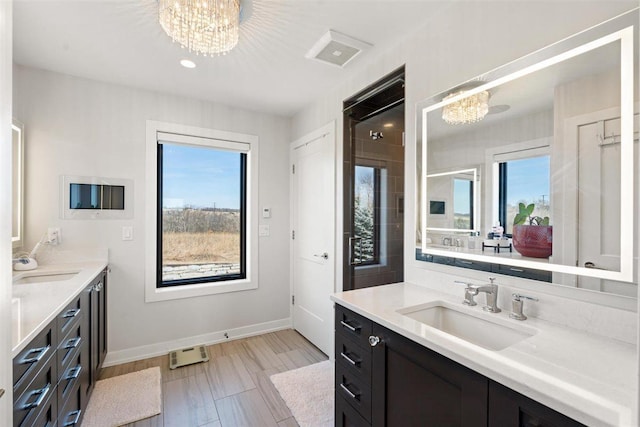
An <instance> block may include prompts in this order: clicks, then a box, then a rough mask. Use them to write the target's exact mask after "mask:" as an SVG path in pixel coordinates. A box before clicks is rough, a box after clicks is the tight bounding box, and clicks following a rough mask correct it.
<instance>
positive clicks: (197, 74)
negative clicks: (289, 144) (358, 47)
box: [14, 0, 445, 116]
mask: <svg viewBox="0 0 640 427" xmlns="http://www.w3.org/2000/svg"><path fill="white" fill-rule="evenodd" d="M444 4H445V3H443V2H436V1H430V0H413V1H407V0H277V1H276V0H253V5H252V6H253V7H252V8H253V12H252V14H251V16H250V18H249V19H248V20H247V21H246V22H244V23H243V24H242V25H241V30H240V42H239V44H238V46H237V47H236V48H235V49H234V50H233V51H232V52H231V53H230V54H228V55H226V56H223V57H217V58H209V57H208V58H204V57H200V56H196V55H195V54H189V53H188V52H187V51H186V50H184V49H182V48H180V46H179V45H177V44H174V43H172V42H171V39H170V38H169V37H168V36H167V35H166V34H165V33H164V32H163V30H162V29H161V28H160V25H159V24H158V22H157V1H156V0H135V1H123V0H111V1H88V0H84V1H71V0H62V1H55V0H46V1H33V0H17V1H16V2H14V60H15V62H16V63H18V64H22V65H27V66H31V67H36V68H43V69H47V70H52V71H56V72H59V73H64V74H70V75H74V76H80V77H86V78H90V79H95V80H100V81H105V82H111V83H117V84H124V85H128V86H133V87H138V88H144V89H149V90H154V91H161V92H167V93H172V94H177V95H183V96H187V97H191V98H198V99H204V100H210V101H214V102H216V103H220V104H225V105H231V106H240V107H243V108H246V109H249V110H256V111H264V112H270V113H274V114H280V115H286V116H290V115H292V114H294V113H295V112H297V111H298V110H300V109H301V108H303V107H304V106H305V105H307V104H309V103H311V102H312V101H313V100H315V99H317V98H318V97H319V96H320V95H321V94H322V93H323V92H324V91H326V90H328V89H330V88H331V87H333V86H335V85H336V84H338V82H339V81H341V80H342V79H344V78H346V77H347V76H349V73H351V72H353V70H354V69H356V68H357V67H358V63H359V62H361V61H366V57H367V56H372V55H375V54H377V53H378V52H381V51H383V50H385V49H387V48H389V47H390V46H392V45H394V44H395V43H397V42H399V41H400V40H402V38H404V37H405V36H406V35H407V34H409V33H411V32H414V31H416V30H417V29H418V28H419V27H421V26H423V25H425V24H426V23H427V22H428V20H429V18H430V17H433V15H434V14H435V13H436V12H437V10H438V9H439V8H440V7H443V5H444ZM328 29H333V30H336V31H339V32H342V33H345V34H348V35H350V36H352V37H355V38H357V39H360V40H363V41H366V42H368V43H371V44H373V45H374V47H373V48H372V49H370V50H368V51H365V52H364V53H362V54H361V55H360V56H359V57H357V58H356V59H354V60H353V61H352V62H351V63H350V64H348V65H347V66H346V67H345V68H344V69H341V68H337V67H333V66H330V65H327V64H324V63H321V62H317V61H314V60H310V59H306V58H305V57H304V55H305V53H306V52H307V51H308V50H309V49H310V48H311V47H312V46H313V44H314V43H315V42H316V41H317V40H318V39H319V38H320V37H321V36H322V35H323V34H324V33H325V32H326V31H327V30H328ZM183 58H189V59H192V60H193V61H194V62H196V63H197V65H198V66H197V68H195V69H193V70H189V69H185V68H183V67H182V66H180V65H179V61H180V59H183ZM381 77H382V76H381Z"/></svg>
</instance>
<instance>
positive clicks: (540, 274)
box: [493, 264, 552, 282]
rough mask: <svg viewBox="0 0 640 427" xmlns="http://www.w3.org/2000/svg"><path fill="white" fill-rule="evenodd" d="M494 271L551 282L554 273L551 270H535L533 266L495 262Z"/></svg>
mask: <svg viewBox="0 0 640 427" xmlns="http://www.w3.org/2000/svg"><path fill="white" fill-rule="evenodd" d="M493 272H494V273H498V274H505V275H507V276H515V277H522V278H523V279H531V280H539V281H543V282H551V279H552V273H551V272H550V271H543V270H535V269H533V268H523V267H512V266H509V265H501V264H493Z"/></svg>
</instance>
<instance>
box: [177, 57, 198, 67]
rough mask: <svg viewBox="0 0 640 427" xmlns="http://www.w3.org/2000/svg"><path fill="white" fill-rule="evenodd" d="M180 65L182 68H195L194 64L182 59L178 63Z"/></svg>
mask: <svg viewBox="0 0 640 427" xmlns="http://www.w3.org/2000/svg"><path fill="white" fill-rule="evenodd" d="M180 65H182V66H183V67H184V68H196V63H195V62H193V61H190V60H188V59H183V60H182V61H180Z"/></svg>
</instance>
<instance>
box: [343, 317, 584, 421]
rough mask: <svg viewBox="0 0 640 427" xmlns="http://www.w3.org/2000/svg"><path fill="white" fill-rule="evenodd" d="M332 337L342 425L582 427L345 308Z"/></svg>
mask: <svg viewBox="0 0 640 427" xmlns="http://www.w3.org/2000/svg"><path fill="white" fill-rule="evenodd" d="M368 331H371V334H370V335H369V336H366V335H367V332H368ZM335 337H336V346H335V360H336V426H338V427H346V426H351V427H360V426H374V427H378V426H380V427H382V426H389V427H393V426H401V427H410V426H416V427H418V426H419V427H428V426H435V427H444V426H461V427H466V426H469V427H476V426H478V427H485V426H491V427H509V426H514V427H533V426H538V427H564V426H580V425H582V424H579V423H577V422H575V421H574V420H572V419H570V418H567V417H566V416H564V415H562V414H560V413H558V412H556V411H554V410H552V409H550V408H548V407H546V406H544V405H542V404H540V403H538V402H535V401H533V400H531V399H529V398H527V397H525V396H523V395H521V394H519V393H517V392H515V391H513V390H510V389H508V388H506V387H504V386H502V385H500V384H498V383H496V382H494V381H492V380H489V379H488V378H487V377H485V376H483V375H481V374H479V373H477V372H475V371H473V370H471V369H469V368H466V367H464V366H462V365H460V364H459V363H457V362H454V361H452V360H451V359H449V358H447V357H444V356H442V355H441V354H439V353H436V352H434V351H432V350H429V349H428V348H426V347H424V346H422V345H420V344H417V343H415V342H414V341H411V340H409V339H407V338H405V337H403V336H401V335H399V334H397V333H395V332H393V331H391V330H389V329H387V328H385V327H383V326H380V325H378V324H376V323H375V322H372V321H371V320H369V319H367V318H365V317H363V316H361V315H359V314H357V313H353V312H351V311H350V310H348V309H345V308H344V307H342V306H340V305H336V334H335Z"/></svg>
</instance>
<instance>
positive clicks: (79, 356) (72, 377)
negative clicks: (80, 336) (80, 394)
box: [58, 347, 84, 406]
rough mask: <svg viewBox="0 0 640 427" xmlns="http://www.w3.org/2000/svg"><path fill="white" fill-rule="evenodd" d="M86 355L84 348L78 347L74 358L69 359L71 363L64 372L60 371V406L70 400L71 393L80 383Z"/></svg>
mask: <svg viewBox="0 0 640 427" xmlns="http://www.w3.org/2000/svg"><path fill="white" fill-rule="evenodd" d="M83 359H84V354H83V351H82V348H80V347H78V348H77V349H76V350H75V351H74V352H73V356H72V357H71V358H69V363H67V365H66V366H65V368H64V369H63V370H60V371H58V374H59V376H60V378H59V380H58V406H62V404H63V403H64V402H65V401H66V400H67V399H68V398H69V395H70V393H71V391H72V390H73V389H74V388H76V386H77V385H78V384H79V383H80V375H81V374H82V370H83V369H84V367H83V365H82V362H83Z"/></svg>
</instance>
